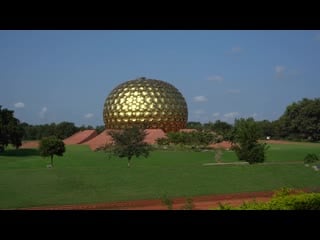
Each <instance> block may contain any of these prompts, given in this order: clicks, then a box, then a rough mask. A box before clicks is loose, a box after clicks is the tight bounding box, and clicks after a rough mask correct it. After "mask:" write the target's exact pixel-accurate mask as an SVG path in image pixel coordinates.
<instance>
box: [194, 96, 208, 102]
mask: <svg viewBox="0 0 320 240" xmlns="http://www.w3.org/2000/svg"><path fill="white" fill-rule="evenodd" d="M207 100H208V99H207V98H206V97H205V96H195V97H194V98H193V101H195V102H206V101H207Z"/></svg>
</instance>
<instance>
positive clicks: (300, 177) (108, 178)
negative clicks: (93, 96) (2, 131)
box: [0, 144, 320, 209]
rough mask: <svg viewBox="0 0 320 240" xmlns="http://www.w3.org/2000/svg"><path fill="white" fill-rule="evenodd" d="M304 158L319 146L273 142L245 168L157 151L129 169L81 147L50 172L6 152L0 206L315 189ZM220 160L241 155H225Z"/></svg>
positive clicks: (319, 181) (319, 183)
mask: <svg viewBox="0 0 320 240" xmlns="http://www.w3.org/2000/svg"><path fill="white" fill-rule="evenodd" d="M307 153H315V154H317V155H318V156H320V144H299V145H297V144H294V145H280V144H270V149H269V150H268V154H267V161H266V163H267V164H255V165H241V166H240V165H238V166H236V165H234V166H233V165H226V166H203V164H204V163H213V162H215V161H214V157H213V152H211V151H208V152H183V151H159V150H158V151H154V152H152V153H151V155H150V156H149V158H148V159H145V158H139V159H136V158H134V159H133V160H132V167H131V168H128V167H127V161H126V159H117V158H111V159H108V157H107V156H106V154H105V153H103V152H92V151H91V150H90V149H89V148H88V147H87V146H81V145H77V146H67V151H66V153H65V155H64V156H63V157H54V164H55V166H54V168H51V169H50V168H46V165H47V164H49V158H47V159H43V158H41V157H39V156H38V152H37V150H35V149H20V150H18V151H16V150H7V151H6V152H4V153H2V154H1V155H0V209H16V208H23V207H32V206H48V205H62V204H80V203H99V202H108V201H125V200H134V199H159V198H161V197H162V196H163V195H164V194H166V195H167V196H169V197H192V196H197V195H209V194H222V193H238V192H251V191H265V190H266V191H270V190H274V189H279V188H281V187H293V188H305V187H308V188H318V187H320V172H316V171H315V170H313V169H312V168H311V167H305V166H304V164H303V158H304V156H305V155H306V154H307ZM222 161H223V162H232V161H237V158H236V156H235V154H234V153H233V152H232V151H225V152H224V153H223V156H222ZM268 163H269V164H268ZM273 163H283V164H273Z"/></svg>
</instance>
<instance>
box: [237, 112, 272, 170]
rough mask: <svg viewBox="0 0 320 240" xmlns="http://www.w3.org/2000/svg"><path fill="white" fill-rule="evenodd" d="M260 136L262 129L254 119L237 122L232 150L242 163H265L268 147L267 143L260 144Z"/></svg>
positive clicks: (238, 120)
mask: <svg viewBox="0 0 320 240" xmlns="http://www.w3.org/2000/svg"><path fill="white" fill-rule="evenodd" d="M260 136H261V129H259V126H258V124H257V123H256V122H255V121H254V119H253V118H248V119H243V118H241V119H236V120H235V125H234V130H233V133H232V142H233V144H234V145H233V147H232V149H233V150H234V151H235V152H236V155H237V157H238V159H239V160H240V161H242V160H244V161H247V162H249V163H250V164H252V163H256V162H264V160H265V151H266V150H267V147H266V144H265V143H259V142H258V139H259V137H260Z"/></svg>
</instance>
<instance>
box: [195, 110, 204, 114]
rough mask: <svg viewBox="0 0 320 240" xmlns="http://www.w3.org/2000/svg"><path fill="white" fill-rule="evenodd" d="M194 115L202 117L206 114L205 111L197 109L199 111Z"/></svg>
mask: <svg viewBox="0 0 320 240" xmlns="http://www.w3.org/2000/svg"><path fill="white" fill-rule="evenodd" d="M194 114H196V115H202V114H205V111H204V110H202V109H197V110H195V111H194Z"/></svg>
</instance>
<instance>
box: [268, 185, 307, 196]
mask: <svg viewBox="0 0 320 240" xmlns="http://www.w3.org/2000/svg"><path fill="white" fill-rule="evenodd" d="M299 193H303V192H302V191H299V190H296V189H294V188H289V187H282V188H280V189H279V190H276V191H275V192H274V194H273V197H274V198H278V197H284V196H288V195H292V194H299Z"/></svg>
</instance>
